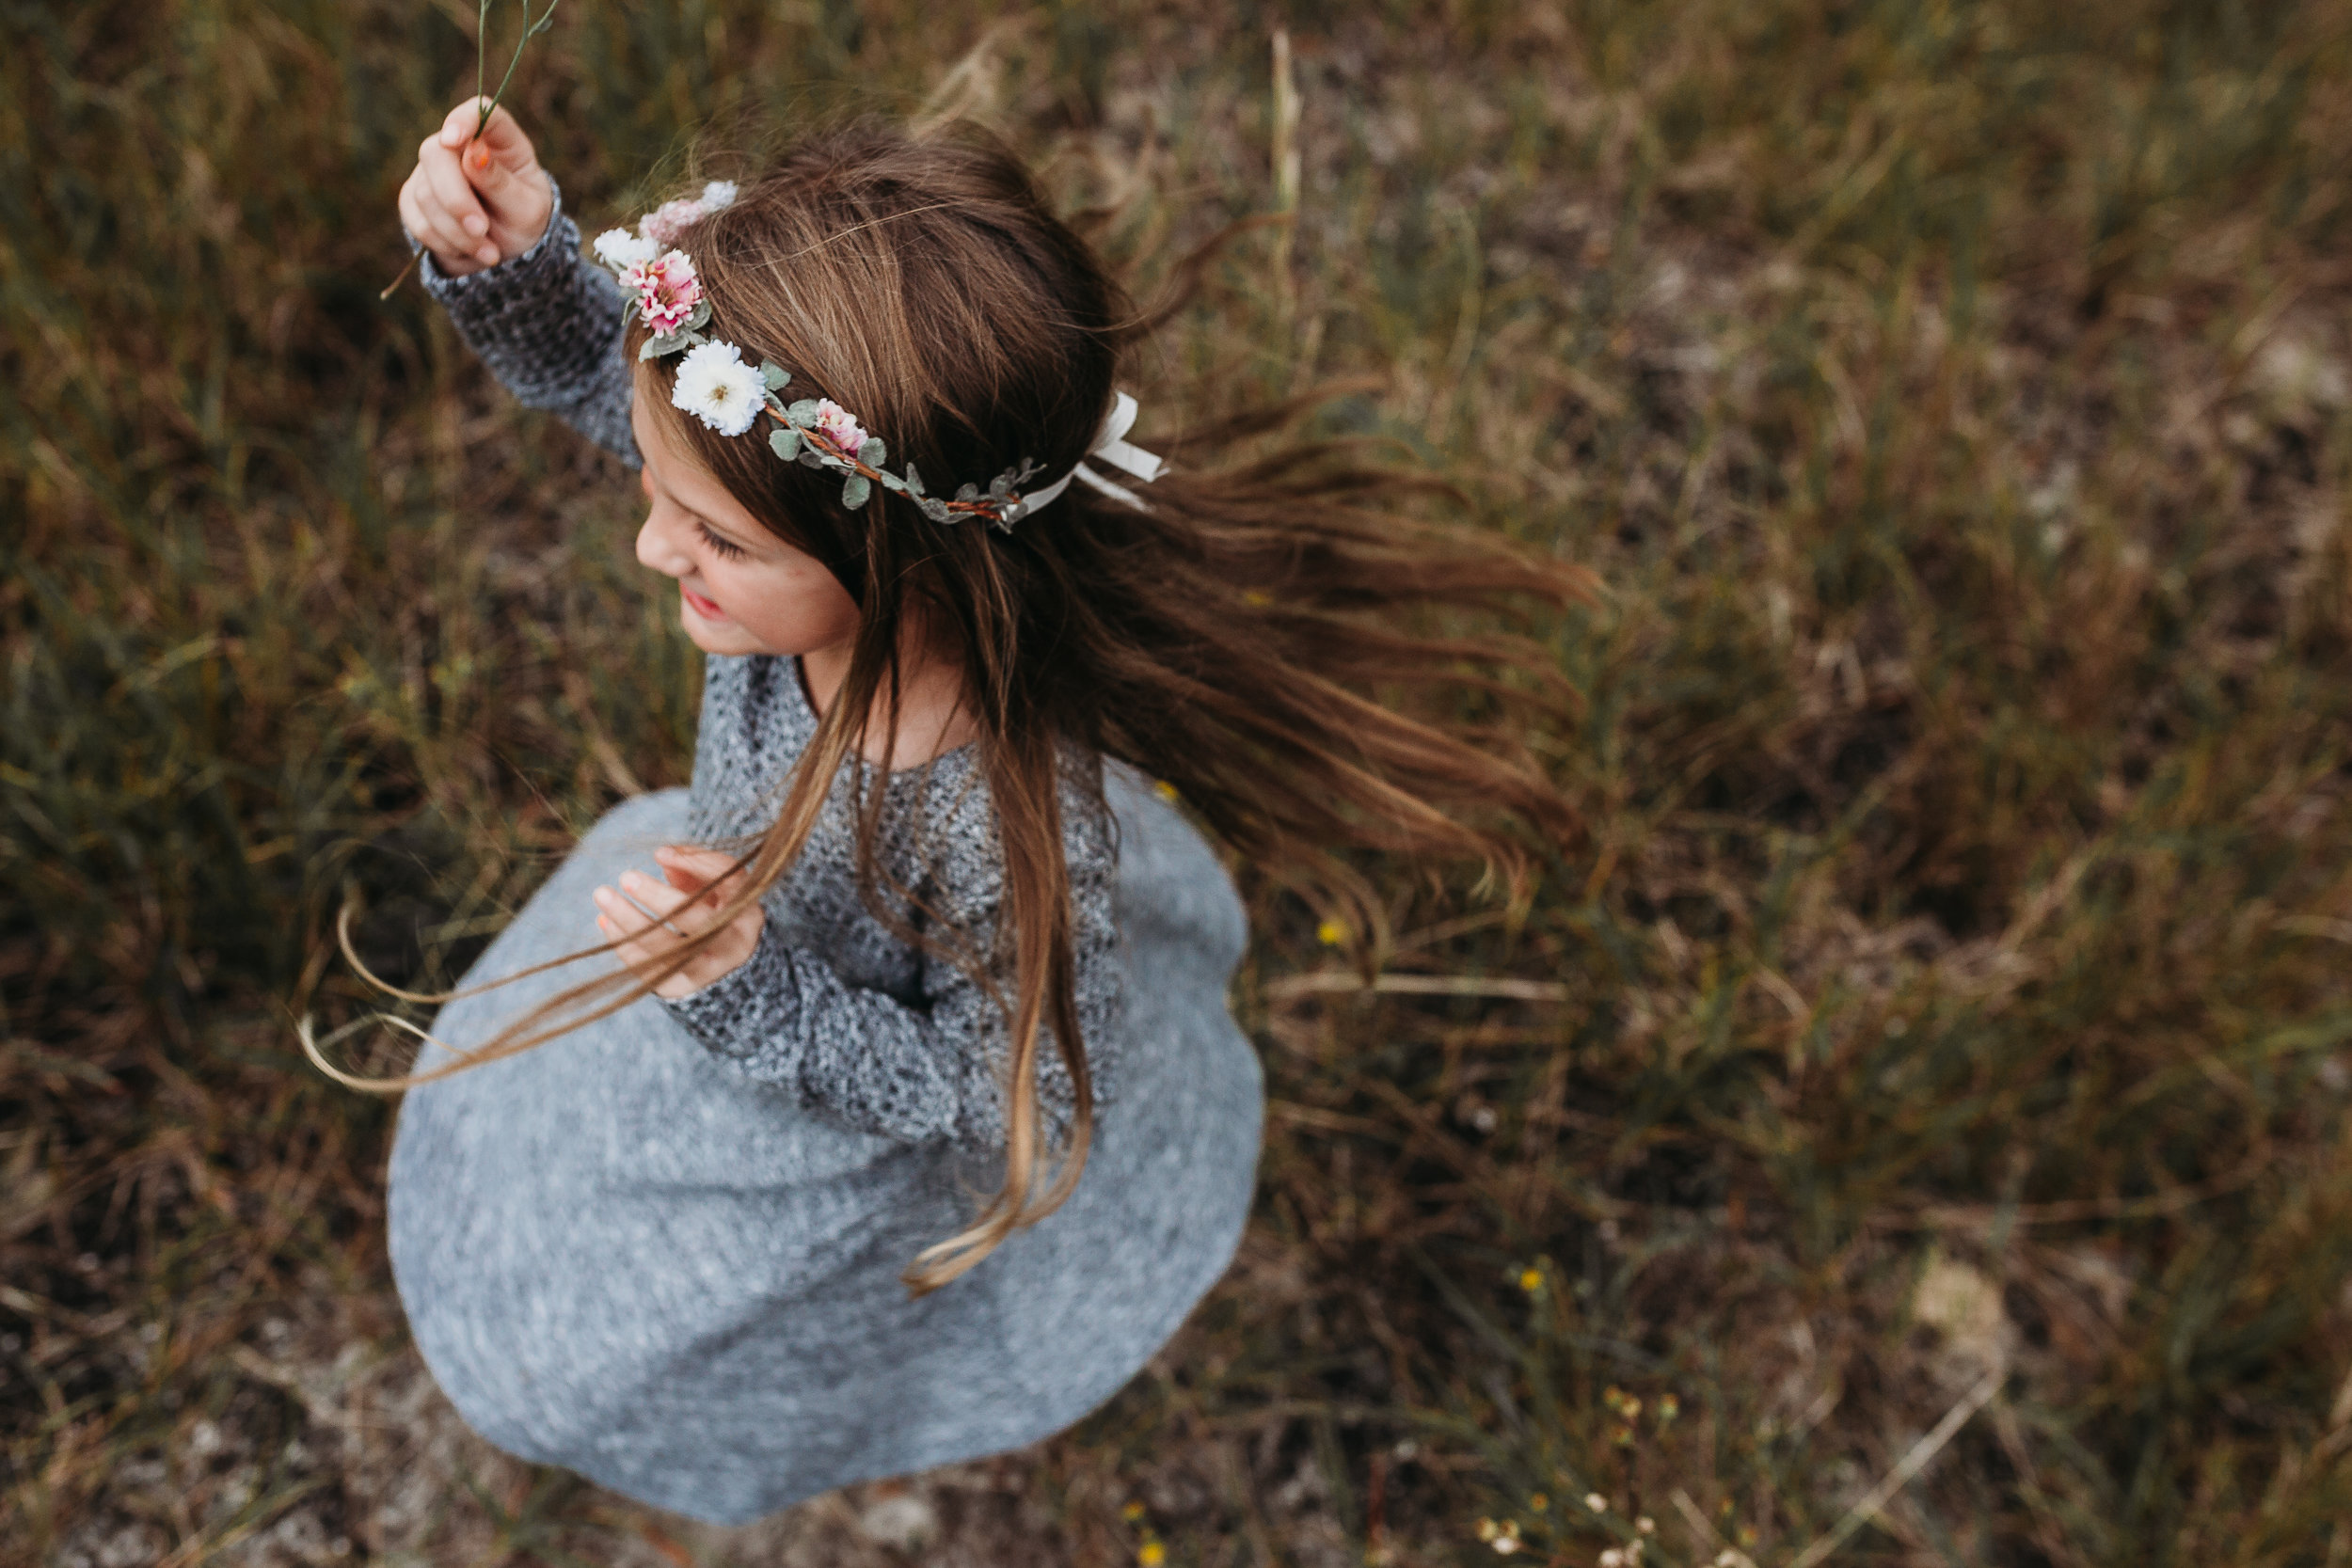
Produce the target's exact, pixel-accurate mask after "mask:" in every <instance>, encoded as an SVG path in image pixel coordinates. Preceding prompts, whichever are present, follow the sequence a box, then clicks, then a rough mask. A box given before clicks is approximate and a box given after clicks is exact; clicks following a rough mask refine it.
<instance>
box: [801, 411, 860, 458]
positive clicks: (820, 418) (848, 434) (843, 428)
mask: <svg viewBox="0 0 2352 1568" xmlns="http://www.w3.org/2000/svg"><path fill="white" fill-rule="evenodd" d="M809 422H810V423H811V424H813V425H815V426H816V427H817V431H818V434H819V435H821V436H824V438H825V439H826V440H828V441H831V442H832V443H833V444H834V446H836V447H838V448H840V449H841V451H842V453H843V454H844V455H845V456H849V457H855V456H856V455H857V452H858V449H859V448H860V447H862V446H864V445H866V441H867V440H868V439H869V437H868V436H866V432H865V431H864V430H863V429H862V428H860V426H859V424H858V422H857V416H856V415H854V414H852V413H850V411H849V410H848V409H846V408H844V407H842V406H841V405H840V404H837V403H835V402H834V401H833V399H831V398H826V399H824V400H823V401H822V402H820V403H818V404H817V417H816V418H815V419H814V420H810V421H809Z"/></svg>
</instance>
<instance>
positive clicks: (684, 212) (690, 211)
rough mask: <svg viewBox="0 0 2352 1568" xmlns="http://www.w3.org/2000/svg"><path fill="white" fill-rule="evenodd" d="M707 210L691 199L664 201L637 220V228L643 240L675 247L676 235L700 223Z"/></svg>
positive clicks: (681, 198)
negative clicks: (655, 241) (656, 241)
mask: <svg viewBox="0 0 2352 1568" xmlns="http://www.w3.org/2000/svg"><path fill="white" fill-rule="evenodd" d="M708 212H709V209H708V208H707V207H705V206H704V205H703V204H702V203H701V202H699V201H696V200H694V199H693V198H691V197H680V198H677V199H676V200H675V201H665V202H663V203H662V204H661V205H660V206H659V207H657V208H655V209H654V210H653V211H652V212H650V213H647V214H645V215H644V217H642V218H639V219H638V220H637V228H638V230H639V231H640V232H642V233H643V234H644V236H645V238H647V239H649V240H658V241H660V243H661V244H663V245H675V244H676V243H677V237H678V235H680V234H682V233H684V232H685V231H686V230H688V229H690V228H691V227H692V226H693V225H694V224H697V223H699V222H701V221H702V219H703V217H704V216H705V214H707V213H708Z"/></svg>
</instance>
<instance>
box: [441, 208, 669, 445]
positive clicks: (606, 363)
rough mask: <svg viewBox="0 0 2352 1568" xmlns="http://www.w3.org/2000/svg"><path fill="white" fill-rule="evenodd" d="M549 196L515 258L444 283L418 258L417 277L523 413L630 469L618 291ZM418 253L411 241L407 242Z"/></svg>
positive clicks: (631, 440)
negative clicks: (554, 419) (554, 424)
mask: <svg viewBox="0 0 2352 1568" xmlns="http://www.w3.org/2000/svg"><path fill="white" fill-rule="evenodd" d="M548 189H549V190H550V191H551V192H552V193H553V195H554V197H555V206H554V209H553V210H552V211H551V212H550V213H549V214H548V231H547V232H546V233H544V234H542V235H540V236H539V242H538V243H537V244H536V245H532V247H531V248H530V249H529V250H526V251H524V252H523V253H522V254H521V255H520V256H514V257H509V258H508V259H507V260H505V261H501V262H500V263H499V264H498V265H496V266H494V267H485V268H483V269H482V270H481V271H480V272H470V273H468V274H467V275H466V276H465V277H449V276H448V275H447V274H445V273H443V272H442V271H441V269H440V268H438V267H437V266H435V265H434V264H433V256H432V253H431V252H430V251H421V254H420V256H419V258H418V261H417V270H418V276H419V277H421V279H422V280H423V282H424V287H425V292H426V293H430V294H431V295H432V296H433V297H434V298H436V299H437V300H439V301H440V302H441V304H442V306H443V307H444V308H445V309H447V310H448V311H449V319H450V321H451V322H452V324H453V325H455V326H456V328H457V335H458V336H459V337H461V338H463V339H465V340H466V345H467V346H468V347H469V348H471V349H472V350H473V351H474V353H476V354H478V355H480V356H482V362H483V363H484V364H485V365H487V366H489V367H490V373H491V374H493V375H495V376H497V377H498V378H499V380H500V381H501V382H502V383H503V384H504V385H505V387H506V389H507V390H508V391H510V392H512V393H514V394H515V396H516V399H517V400H518V401H519V402H521V403H522V404H523V405H524V406H525V407H528V408H545V409H547V410H548V411H549V412H551V413H554V414H556V415H557V416H559V417H560V418H562V420H564V423H566V424H568V425H570V426H571V427H572V428H573V429H574V430H577V431H579V432H580V434H581V435H582V436H587V437H588V439H590V440H591V441H594V442H596V445H598V446H600V447H602V448H604V449H605V450H606V451H611V452H613V453H615V454H617V455H618V456H619V457H620V459H621V461H622V462H624V463H626V464H628V466H629V467H632V468H634V467H637V466H638V461H639V459H638V455H637V438H636V436H635V435H634V434H633V433H632V432H631V431H630V429H629V423H628V408H629V400H630V398H631V396H632V395H633V392H634V387H635V383H634V381H633V379H632V378H631V376H630V373H629V367H628V363H627V362H626V361H625V360H624V359H623V358H622V356H621V288H620V285H619V284H618V283H615V282H614V281H613V280H612V275H611V274H610V273H608V272H606V271H605V270H604V269H603V268H602V267H599V266H597V265H596V264H595V263H594V262H592V261H589V260H588V259H587V258H586V257H584V256H582V255H581V254H580V230H579V229H578V227H576V226H575V225H574V224H573V222H572V220H571V219H570V218H569V217H568V216H566V215H565V214H564V193H563V192H562V191H561V190H558V189H556V188H555V181H554V179H553V177H552V176H550V177H549V178H548ZM408 244H409V245H410V247H411V248H412V249H421V247H419V246H418V245H417V242H416V239H415V237H414V236H411V237H410V239H409V242H408Z"/></svg>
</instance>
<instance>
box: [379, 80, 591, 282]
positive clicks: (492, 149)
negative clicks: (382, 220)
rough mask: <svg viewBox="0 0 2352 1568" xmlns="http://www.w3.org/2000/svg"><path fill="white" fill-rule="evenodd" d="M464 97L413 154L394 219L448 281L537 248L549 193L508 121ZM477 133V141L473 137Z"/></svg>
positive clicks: (551, 198) (549, 207)
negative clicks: (485, 112)
mask: <svg viewBox="0 0 2352 1568" xmlns="http://www.w3.org/2000/svg"><path fill="white" fill-rule="evenodd" d="M484 103H485V100H483V99H479V98H469V99H467V100H466V101H465V102H464V103H460V104H458V105H457V106H456V107H455V108H453V109H452V110H450V112H449V117H448V118H447V119H443V120H442V121H441V128H440V129H439V130H438V131H436V132H435V133H433V135H429V136H427V137H425V138H424V141H423V143H422V144H421V146H419V147H418V149H417V166H416V167H415V168H414V169H412V170H411V171H410V172H409V175H408V181H407V183H405V184H404V185H402V186H401V187H400V221H401V222H402V223H404V224H405V225H406V226H407V229H408V232H409V233H411V234H413V235H415V236H416V238H417V243H418V244H420V245H423V246H424V248H425V249H427V250H429V251H431V252H432V253H433V261H434V264H435V265H436V266H437V267H439V268H440V269H441V271H442V272H443V273H445V274H446V275H448V276H449V277H465V276H466V274H468V273H469V272H477V271H479V270H481V269H482V268H484V267H490V266H496V265H497V264H498V263H499V262H501V261H513V260H514V259H515V258H516V257H517V256H520V255H521V254H522V253H523V252H524V251H526V250H529V249H530V248H531V247H532V245H537V244H538V243H539V236H541V235H542V234H545V233H546V232H547V231H548V217H549V215H550V214H552V213H553V212H554V211H555V193H554V190H553V188H552V187H551V186H550V185H549V184H548V174H547V170H545V169H543V168H541V167H540V166H539V158H538V154H537V153H536V152H534V151H533V150H532V146H531V138H530V137H529V136H526V135H523V128H522V127H521V126H520V125H517V124H516V122H515V117H514V116H513V115H510V114H508V113H507V112H506V111H505V110H504V109H496V110H493V111H492V112H491V114H490V119H489V123H488V124H486V125H485V124H483V122H482V109H483V104H484ZM477 128H479V130H480V131H481V135H479V136H477V135H475V134H474V133H475V131H476V129H477Z"/></svg>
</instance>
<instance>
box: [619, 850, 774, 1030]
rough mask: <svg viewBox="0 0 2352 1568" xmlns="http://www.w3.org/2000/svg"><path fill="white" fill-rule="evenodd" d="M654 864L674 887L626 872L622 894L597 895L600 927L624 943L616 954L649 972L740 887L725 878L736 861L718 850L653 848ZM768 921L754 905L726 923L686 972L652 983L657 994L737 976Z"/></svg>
mask: <svg viewBox="0 0 2352 1568" xmlns="http://www.w3.org/2000/svg"><path fill="white" fill-rule="evenodd" d="M654 859H655V861H657V862H658V863H660V866H661V874H662V875H663V876H664V877H666V878H668V879H669V884H670V885H669V886H667V887H664V886H662V885H661V884H660V882H657V881H655V880H654V879H652V878H651V877H644V876H640V875H639V874H638V873H636V872H634V871H625V872H623V873H621V885H620V887H619V889H618V890H617V891H615V890H614V889H612V888H609V887H600V888H598V889H596V910H597V911H598V912H597V914H596V929H597V930H599V931H602V932H603V933H604V934H605V936H606V937H607V939H609V940H616V941H618V942H620V945H619V946H618V947H617V948H615V949H614V952H615V953H617V954H618V955H619V957H620V959H621V961H622V962H623V963H625V964H627V965H628V966H629V968H631V969H633V970H636V971H637V972H638V973H639V974H647V975H649V974H652V973H653V972H654V969H655V968H656V967H657V966H658V965H660V963H661V962H662V961H663V960H664V959H666V958H669V957H670V955H671V954H672V953H674V952H675V951H676V950H677V948H678V947H679V946H680V945H681V944H682V943H683V942H685V940H686V939H687V938H688V937H691V936H696V935H699V934H700V933H701V932H703V931H704V930H706V929H707V928H708V927H710V925H711V923H712V921H713V920H715V919H716V918H717V916H718V912H719V906H720V905H722V904H723V903H724V902H725V901H726V900H727V898H728V897H729V896H730V895H732V894H733V892H734V889H735V886H736V885H738V884H736V883H735V882H734V879H731V878H728V877H727V873H728V872H729V871H731V870H733V869H734V868H735V862H734V860H733V859H731V858H730V857H728V856H726V855H723V854H721V853H719V852H718V851H717V850H715V849H685V848H676V847H663V848H660V849H657V850H655V851H654ZM722 879H724V880H722ZM766 924H767V916H766V915H765V914H763V913H761V911H760V908H759V906H758V905H757V904H754V905H753V906H752V907H751V908H750V909H748V910H745V911H743V912H742V913H741V914H739V915H737V916H736V917H735V918H734V919H733V920H730V921H728V922H727V924H726V927H725V928H724V929H723V930H722V931H721V932H720V933H719V934H718V935H717V936H716V937H713V938H712V939H711V941H710V944H709V945H708V946H707V947H705V948H704V949H703V950H702V951H701V952H699V953H697V954H695V955H694V956H693V958H691V959H689V960H688V961H687V964H686V967H685V968H684V969H681V970H679V971H678V972H677V973H676V974H673V975H671V976H670V977H669V978H668V979H666V980H664V981H662V982H661V983H660V984H659V985H657V986H655V987H654V988H653V991H654V994H655V995H656V996H666V997H670V998H673V999H675V998H677V997H681V996H688V995H691V994H692V993H693V992H695V991H698V990H702V989H703V988H704V987H705V986H707V985H709V984H711V983H712V982H713V981H715V980H719V979H722V978H723V977H725V976H726V975H729V974H734V973H735V972H736V971H737V970H738V969H740V968H741V967H742V966H743V964H744V962H745V960H747V959H748V958H751V956H752V950H753V949H754V948H755V947H757V946H758V945H759V933H760V930H761V928H762V927H764V926H766Z"/></svg>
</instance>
